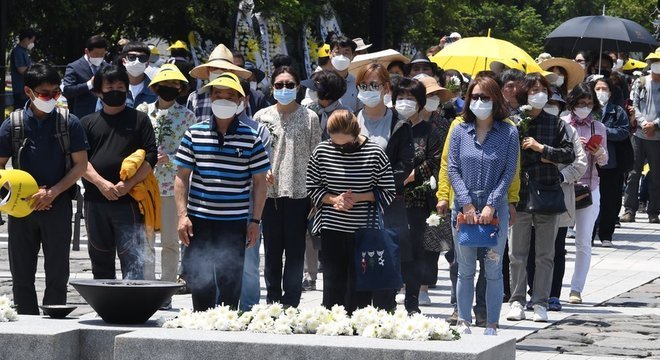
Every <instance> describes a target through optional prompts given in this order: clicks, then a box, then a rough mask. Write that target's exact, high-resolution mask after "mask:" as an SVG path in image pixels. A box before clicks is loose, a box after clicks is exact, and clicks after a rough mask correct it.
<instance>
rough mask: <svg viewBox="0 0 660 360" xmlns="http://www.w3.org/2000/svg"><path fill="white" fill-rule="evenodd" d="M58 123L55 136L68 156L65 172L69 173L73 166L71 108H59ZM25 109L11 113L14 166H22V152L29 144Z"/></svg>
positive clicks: (16, 167) (17, 167) (18, 167)
mask: <svg viewBox="0 0 660 360" xmlns="http://www.w3.org/2000/svg"><path fill="white" fill-rule="evenodd" d="M57 114H58V116H57V124H56V125H55V138H57V141H58V142H59V143H60V149H62V152H63V153H64V154H65V156H66V165H65V173H68V172H69V170H71V167H72V161H71V150H70V147H71V138H70V137H69V126H68V121H67V120H68V119H69V109H64V108H57ZM23 115H24V110H23V109H20V110H16V111H13V112H12V113H11V114H10V115H9V121H11V144H12V152H13V155H12V160H11V161H12V167H13V168H14V169H20V168H21V154H22V153H23V148H24V147H25V145H27V142H28V139H27V138H26V137H25V128H24V123H23Z"/></svg>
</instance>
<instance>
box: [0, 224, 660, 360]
mask: <svg viewBox="0 0 660 360" xmlns="http://www.w3.org/2000/svg"><path fill="white" fill-rule="evenodd" d="M5 218H6V217H5ZM637 221H638V222H637V223H630V224H623V227H622V228H620V229H617V231H616V233H615V236H614V245H615V246H614V247H613V248H603V247H600V246H598V240H597V241H596V246H595V247H594V248H593V259H592V264H591V270H590V273H589V277H588V280H587V284H586V287H585V289H584V292H583V299H584V304H581V305H569V304H564V309H563V310H562V311H561V312H550V313H549V317H550V321H549V322H548V323H534V322H532V321H529V320H527V321H520V322H511V321H507V320H506V319H504V317H505V316H506V313H507V311H508V305H506V304H504V305H503V306H502V314H501V320H500V330H499V334H500V335H501V336H511V337H516V338H517V339H518V340H519V342H518V347H517V348H518V351H517V356H516V357H517V358H518V359H525V360H527V359H539V360H545V359H553V360H558V359H576V360H578V359H579V360H587V359H588V360H595V359H613V358H619V359H622V358H625V359H628V358H644V357H646V358H658V359H660V340H658V336H657V334H658V333H659V332H660V330H659V328H660V323H659V322H658V320H659V319H660V309H659V308H658V307H657V305H658V303H659V302H660V300H658V298H659V297H660V289H659V288H660V282H658V283H656V282H655V280H656V279H657V278H659V277H660V225H658V224H649V223H648V222H647V220H646V218H645V215H644V214H639V215H638V217H637ZM81 233H82V241H81V244H82V245H81V251H72V252H71V277H70V278H71V279H81V278H91V277H92V274H91V264H90V262H89V258H88V255H87V248H86V235H85V231H84V226H83V228H82V230H81ZM566 249H567V250H568V255H567V266H566V275H565V278H564V291H563V297H562V301H566V300H567V298H568V292H569V288H568V286H569V283H570V278H571V276H572V273H573V261H574V253H575V247H574V243H573V241H572V239H567V246H566ZM157 252H158V256H157V258H158V260H157V261H158V262H159V261H160V256H159V254H160V252H159V250H157ZM262 259H263V248H262ZM117 268H119V264H118V263H117ZM157 269H159V264H157ZM157 271H158V270H157ZM262 274H263V261H262ZM646 284H647V285H646ZM642 285H645V286H642ZM36 286H37V291H38V293H39V297H41V296H42V294H43V289H44V274H43V258H40V260H39V264H38V270H37V281H36ZM317 288H318V290H317V291H311V292H305V293H303V297H302V299H301V305H300V306H302V307H309V306H316V305H319V304H320V303H321V296H322V291H321V289H322V274H319V280H318V282H317ZM631 290H632V291H631ZM449 292H450V282H449V271H448V269H447V264H446V263H445V262H444V258H443V257H440V272H439V277H438V286H437V288H435V289H431V290H430V295H431V299H432V301H433V303H432V305H430V306H423V307H422V311H423V312H424V313H425V314H427V315H429V316H442V317H448V316H449V315H450V314H451V312H452V307H451V305H450V304H449ZM3 294H8V295H10V294H11V275H10V272H9V263H8V260H7V242H6V225H4V226H0V295H3ZM264 299H265V286H264V284H263V276H262V301H265V300H264ZM69 303H72V304H77V305H79V307H78V309H77V310H76V311H75V312H74V313H73V315H74V316H75V315H83V314H86V313H90V312H92V309H91V308H90V307H89V306H87V305H86V304H85V302H84V300H83V299H82V298H81V297H80V296H79V295H78V294H77V292H76V291H75V290H74V289H73V288H72V287H69ZM173 305H174V308H175V310H174V311H161V312H159V314H160V315H162V316H165V317H171V316H174V315H176V309H177V308H183V307H191V305H192V303H191V299H190V295H176V296H175V297H174V300H173ZM528 315H529V316H528V317H531V313H528ZM474 330H475V331H474V333H480V331H479V330H480V329H478V328H475V329H474ZM642 344H643V345H642Z"/></svg>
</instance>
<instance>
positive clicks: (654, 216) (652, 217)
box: [649, 214, 660, 224]
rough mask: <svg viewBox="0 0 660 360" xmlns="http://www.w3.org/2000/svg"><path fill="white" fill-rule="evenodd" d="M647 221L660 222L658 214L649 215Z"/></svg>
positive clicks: (651, 222)
mask: <svg viewBox="0 0 660 360" xmlns="http://www.w3.org/2000/svg"><path fill="white" fill-rule="evenodd" d="M649 223H650V224H660V218H658V214H653V215H649Z"/></svg>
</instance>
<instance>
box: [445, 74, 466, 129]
mask: <svg viewBox="0 0 660 360" xmlns="http://www.w3.org/2000/svg"><path fill="white" fill-rule="evenodd" d="M439 82H440V85H442V86H443V87H444V88H446V89H449V90H450V91H452V93H453V96H452V98H451V105H452V106H453V107H454V110H455V111H456V114H460V113H462V112H463V107H464V106H465V102H464V101H463V98H462V92H463V85H464V83H463V75H462V74H461V73H460V72H458V70H454V69H449V70H445V71H444V72H443V73H442V76H441V77H440V81H439ZM455 82H456V83H455ZM447 118H448V119H453V118H452V117H450V116H447Z"/></svg>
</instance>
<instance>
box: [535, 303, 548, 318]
mask: <svg viewBox="0 0 660 360" xmlns="http://www.w3.org/2000/svg"><path fill="white" fill-rule="evenodd" d="M534 321H535V322H546V321H548V310H547V309H546V308H545V307H543V306H541V305H534Z"/></svg>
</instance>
